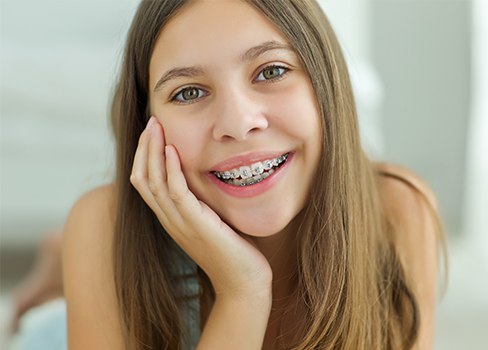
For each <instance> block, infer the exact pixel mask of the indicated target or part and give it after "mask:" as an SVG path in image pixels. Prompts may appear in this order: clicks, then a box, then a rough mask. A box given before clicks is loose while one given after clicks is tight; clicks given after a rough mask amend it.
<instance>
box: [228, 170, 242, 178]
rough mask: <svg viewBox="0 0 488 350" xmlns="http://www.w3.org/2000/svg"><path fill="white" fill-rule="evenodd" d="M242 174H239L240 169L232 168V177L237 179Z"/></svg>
mask: <svg viewBox="0 0 488 350" xmlns="http://www.w3.org/2000/svg"><path fill="white" fill-rule="evenodd" d="M240 175H241V174H239V170H237V169H232V170H231V171H230V178H231V179H237V178H238V177H239V176H240Z"/></svg>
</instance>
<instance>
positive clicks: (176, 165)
mask: <svg viewBox="0 0 488 350" xmlns="http://www.w3.org/2000/svg"><path fill="white" fill-rule="evenodd" d="M165 155H166V174H167V175H166V179H167V184H168V195H169V198H171V200H172V202H173V203H174V205H175V206H176V208H177V209H178V211H179V212H180V214H181V216H182V217H183V218H184V219H187V220H188V219H191V218H194V217H195V214H197V213H200V211H201V207H200V204H199V202H198V200H197V198H196V197H195V195H194V194H193V193H192V192H191V191H190V189H189V188H188V184H187V182H186V179H185V175H184V174H183V172H182V170H181V163H180V159H179V156H178V152H177V151H176V148H175V147H174V146H173V145H166V147H165Z"/></svg>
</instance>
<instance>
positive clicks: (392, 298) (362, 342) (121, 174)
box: [112, 0, 419, 350]
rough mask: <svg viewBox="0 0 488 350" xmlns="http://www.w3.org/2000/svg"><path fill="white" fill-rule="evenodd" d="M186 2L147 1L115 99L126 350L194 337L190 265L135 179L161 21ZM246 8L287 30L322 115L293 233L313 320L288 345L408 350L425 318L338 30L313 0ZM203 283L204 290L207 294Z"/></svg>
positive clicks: (118, 250)
mask: <svg viewBox="0 0 488 350" xmlns="http://www.w3.org/2000/svg"><path fill="white" fill-rule="evenodd" d="M186 2H187V1H177V0H158V1H142V2H141V3H140V5H139V8H138V11H137V13H136V15H135V18H134V20H133V22H132V26H131V28H130V31H129V35H128V38H127V45H126V49H125V55H124V60H123V65H122V69H121V74H120V78H119V80H118V84H117V87H116V91H115V96H114V100H113V110H112V123H113V128H114V133H115V139H116V144H117V168H116V186H117V193H118V207H117V218H116V227H115V236H114V273H115V283H116V289H117V296H118V303H119V312H120V314H121V319H122V320H121V322H122V327H123V332H124V335H125V343H126V347H127V349H131V350H132V349H134V350H142V349H181V348H182V347H183V346H184V344H185V342H184V341H182V340H184V339H186V338H188V330H187V329H186V328H185V324H184V322H183V317H182V313H183V312H182V310H183V309H184V308H185V307H186V306H188V305H187V302H188V300H190V299H191V298H192V296H191V292H190V291H188V290H185V283H181V282H182V281H184V279H185V276H187V275H188V271H194V266H193V265H192V262H191V260H190V259H189V258H188V257H187V256H186V255H185V253H184V252H183V251H182V250H181V249H179V248H178V246H177V245H176V244H175V243H174V242H173V240H172V239H171V238H170V236H169V235H168V234H167V233H166V232H165V231H164V229H163V228H162V227H161V225H160V223H159V222H158V221H157V219H156V218H155V216H154V214H153V213H152V211H151V210H150V209H149V207H148V206H147V205H146V204H145V202H144V201H143V200H142V198H141V197H140V196H139V194H138V193H137V192H136V190H135V189H134V188H133V187H132V185H131V184H130V182H129V177H130V172H131V168H132V162H133V159H134V154H135V150H136V148H137V144H138V138H139V135H140V134H141V133H142V131H143V129H144V128H145V126H146V123H147V121H148V117H149V115H148V86H149V73H148V69H149V61H150V58H151V54H152V50H153V48H154V44H155V42H156V39H157V37H158V34H159V33H160V31H161V30H162V28H163V27H164V25H165V24H166V23H167V22H168V20H170V19H171V18H172V17H173V16H175V15H176V14H177V13H178V11H180V10H181V8H182V7H183V6H184V4H185V3H186ZM248 2H249V3H250V4H252V5H253V6H254V7H255V8H256V9H258V10H259V11H260V12H262V13H263V14H264V15H265V16H267V17H268V18H269V19H270V20H271V21H272V22H273V23H274V24H275V25H276V26H277V27H279V28H280V29H281V31H282V32H283V34H284V35H285V36H286V37H287V39H288V40H289V43H290V44H291V45H292V46H293V48H294V49H295V51H296V52H297V54H298V55H299V57H300V59H301V61H302V64H303V67H304V69H305V70H306V71H307V73H308V76H309V78H310V80H311V83H312V86H313V88H314V91H315V94H316V100H317V104H318V107H319V110H320V114H321V116H322V129H323V138H322V152H321V159H320V162H319V165H318V169H317V176H316V180H315V181H314V183H313V185H312V190H311V193H310V198H309V201H308V202H307V205H306V207H305V208H304V209H303V215H302V217H303V220H302V222H301V223H300V229H299V234H298V236H299V237H300V242H299V244H300V257H299V259H300V260H299V265H298V282H299V283H298V292H299V295H300V298H301V299H302V300H303V301H304V302H305V305H306V307H307V315H306V318H305V319H303V320H302V321H303V322H302V327H301V328H300V330H298V332H299V334H300V340H299V341H298V342H297V344H289V345H288V346H289V347H292V348H293V349H297V350H298V349H363V350H366V349H367V350H371V349H408V348H410V347H411V346H412V344H413V343H414V342H415V340H416V338H417V333H418V328H419V312H418V310H417V304H416V300H415V297H414V295H413V293H412V291H411V289H410V287H409V284H408V281H407V279H406V276H404V273H403V269H402V267H401V265H400V263H399V259H398V257H397V255H396V252H395V249H394V247H393V244H392V242H391V239H390V237H391V236H393V235H394V234H395V232H394V231H395V230H396V228H395V227H394V226H392V225H390V224H389V220H388V217H387V215H386V214H385V211H384V210H383V205H382V202H381V200H380V197H379V192H378V184H377V181H378V174H377V172H376V171H375V168H374V166H373V164H372V162H371V161H370V160H368V158H367V157H366V156H365V154H364V153H363V151H362V149H361V145H360V140H359V135H358V126H357V120H356V111H355V104H354V98H353V94H352V89H351V85H350V81H349V77H348V72H347V67H346V64H345V62H344V58H343V56H342V52H341V48H340V46H339V44H338V42H337V39H336V37H335V34H334V32H333V30H332V28H331V26H330V24H329V22H328V20H327V18H326V17H325V15H324V14H323V12H322V10H321V9H320V8H319V6H318V5H317V4H316V3H315V2H314V1H313V0H287V1H281V0H250V1H248ZM200 273H201V274H202V272H201V271H200ZM201 280H202V281H205V276H202V279H201ZM206 281H207V284H203V286H204V287H205V286H207V287H208V288H211V287H209V286H208V280H206ZM193 297H197V296H193ZM185 305H186V306H185ZM300 332H301V333H300ZM186 345H188V342H187V343H186Z"/></svg>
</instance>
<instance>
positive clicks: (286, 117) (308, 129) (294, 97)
mask: <svg viewBox="0 0 488 350" xmlns="http://www.w3.org/2000/svg"><path fill="white" fill-rule="evenodd" d="M273 99H276V100H275V101H272V102H273V103H270V104H269V105H270V106H272V108H273V109H272V110H271V111H270V115H272V116H274V120H275V123H277V124H279V125H280V127H282V128H286V130H288V132H289V133H290V134H291V135H293V136H295V137H296V138H299V139H304V138H314V137H317V133H320V119H319V118H320V117H319V113H318V110H317V104H316V102H315V95H314V92H313V90H312V88H311V87H310V86H309V85H308V84H307V83H306V82H301V83H295V84H290V85H288V86H287V88H286V89H284V90H282V91H281V93H280V94H279V95H276V96H274V97H273Z"/></svg>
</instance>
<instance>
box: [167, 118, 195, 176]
mask: <svg viewBox="0 0 488 350" xmlns="http://www.w3.org/2000/svg"><path fill="white" fill-rule="evenodd" d="M158 120H159V121H160V123H161V125H162V126H163V129H164V136H165V139H166V144H169V145H174V146H175V147H176V149H177V150H178V155H179V156H180V161H181V165H182V168H183V172H186V171H187V170H189V169H191V167H192V165H195V164H198V160H199V159H200V153H201V152H202V145H203V144H204V140H203V138H204V133H203V128H202V127H198V126H195V124H194V123H193V122H189V121H185V120H184V119H182V118H180V119H177V118H160V117H158ZM197 130H198V131H197ZM189 133H191V137H188V134H189Z"/></svg>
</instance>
